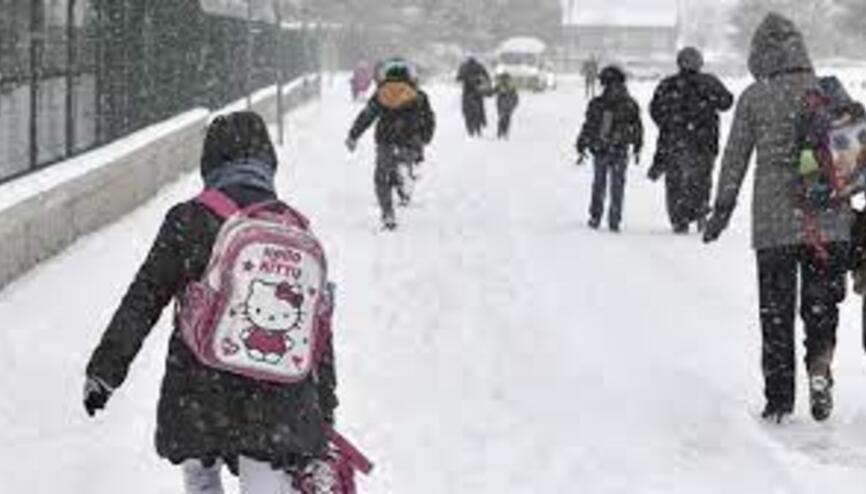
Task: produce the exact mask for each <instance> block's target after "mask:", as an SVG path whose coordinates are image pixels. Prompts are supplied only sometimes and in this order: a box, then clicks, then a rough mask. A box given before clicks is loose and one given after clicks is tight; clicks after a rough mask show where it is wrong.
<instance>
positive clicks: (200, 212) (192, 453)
mask: <svg viewBox="0 0 866 494" xmlns="http://www.w3.org/2000/svg"><path fill="white" fill-rule="evenodd" d="M224 192H226V193H227V194H228V195H229V196H230V197H232V198H233V199H234V200H235V201H236V202H237V203H238V204H239V205H241V206H247V205H250V204H254V203H257V202H261V201H263V200H268V199H273V196H272V195H271V194H270V193H268V192H264V191H261V190H258V189H252V188H243V187H236V188H229V189H227V190H225V191H224ZM221 222H222V220H221V219H220V218H218V217H217V216H215V215H214V214H212V213H211V212H210V211H208V210H207V209H205V208H204V207H203V206H202V205H200V204H198V203H196V202H194V201H190V202H185V203H181V204H178V205H176V206H175V207H173V208H172V209H171V210H170V211H169V212H168V215H167V216H166V218H165V221H164V222H163V224H162V227H161V228H160V231H159V234H158V236H157V238H156V240H155V241H154V243H153V246H152V248H151V250H150V253H149V254H148V256H147V259H146V260H145V261H144V264H143V265H142V266H141V268H140V269H139V272H138V274H137V276H136V277H135V280H134V281H133V283H132V285H131V286H130V287H129V289H128V291H127V293H126V296H124V298H123V301H122V303H121V305H120V308H119V309H118V310H117V312H116V313H115V315H114V318H113V319H112V321H111V323H110V325H109V327H108V329H107V330H106V331H105V334H104V335H103V338H102V341H101V342H100V344H99V346H98V347H97V349H96V351H95V352H94V354H93V356H92V358H91V360H90V363H89V365H88V366H87V373H88V375H90V376H95V377H98V378H100V379H102V380H104V381H105V382H106V383H108V384H109V385H111V386H113V387H115V388H116V387H119V386H120V385H121V384H122V383H123V381H124V379H125V378H126V375H127V372H128V370H129V367H130V365H131V363H132V361H133V359H134V358H135V356H136V354H137V353H138V351H139V349H140V348H141V346H142V344H143V343H144V340H145V338H146V337H147V335H148V334H149V333H150V330H151V328H152V327H153V326H154V325H155V324H156V322H157V320H158V319H159V317H160V315H161V314H162V311H163V309H164V308H165V306H166V305H168V304H169V302H171V300H172V299H173V298H175V297H178V296H179V295H181V294H182V292H183V290H184V288H185V286H186V285H187V284H188V283H190V282H191V281H194V280H197V279H199V278H200V277H201V276H202V274H203V273H204V270H205V268H206V264H207V262H208V260H209V258H210V254H211V248H212V245H213V243H214V240H215V239H216V235H217V232H218V230H219V227H220V225H221ZM316 376H317V377H316V378H313V377H311V378H310V379H308V380H307V381H305V382H302V383H299V384H296V385H279V384H272V383H266V382H259V381H254V380H251V379H247V378H244V377H240V376H237V375H234V374H230V373H227V372H223V371H219V370H215V369H212V368H210V367H206V366H204V365H202V364H201V363H199V361H198V359H197V358H196V357H195V355H194V354H193V353H192V352H191V351H190V350H189V349H188V347H187V346H186V344H185V343H184V341H183V340H182V338H181V335H180V331H179V330H178V329H177V324H176V321H175V330H174V332H173V334H172V336H171V341H170V343H169V351H168V358H167V359H166V370H165V376H164V378H163V381H162V390H161V393H160V399H159V405H158V411H157V431H156V448H157V452H158V453H159V455H160V456H162V457H164V458H166V459H168V460H170V461H171V462H172V463H175V464H178V463H180V462H183V461H184V460H187V459H199V460H203V461H204V462H205V463H206V464H209V463H210V462H212V461H214V460H216V459H220V458H221V459H223V460H225V461H226V462H227V463H228V464H229V465H232V464H234V462H235V461H236V459H237V457H238V456H239V455H244V456H247V457H250V458H254V459H257V460H260V461H265V462H270V463H272V464H273V465H274V466H275V467H276V468H290V467H293V466H297V465H299V464H300V463H301V462H303V461H304V459H305V458H308V457H310V456H313V455H317V454H319V453H321V452H322V451H323V448H324V445H325V442H326V440H325V435H324V427H323V426H324V424H325V422H332V421H333V413H334V409H335V408H336V406H337V399H336V396H335V393H334V390H335V387H336V376H335V372H334V361H333V348H332V346H331V345H330V342H329V345H328V351H327V352H326V355H325V357H324V358H323V360H322V362H321V363H320V365H319V369H318V372H317V373H316Z"/></svg>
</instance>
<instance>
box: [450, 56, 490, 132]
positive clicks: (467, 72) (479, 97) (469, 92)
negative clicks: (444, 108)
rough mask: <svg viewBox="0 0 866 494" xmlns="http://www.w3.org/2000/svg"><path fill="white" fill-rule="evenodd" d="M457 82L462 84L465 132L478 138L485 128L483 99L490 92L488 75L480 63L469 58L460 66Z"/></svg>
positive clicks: (485, 115)
mask: <svg viewBox="0 0 866 494" xmlns="http://www.w3.org/2000/svg"><path fill="white" fill-rule="evenodd" d="M457 81H458V82H460V83H462V84H463V119H464V120H465V122H466V131H467V132H468V133H469V136H470V137H479V136H481V133H482V131H483V130H484V128H485V127H487V110H486V109H485V108H484V97H485V96H486V95H487V94H488V93H489V91H490V86H491V81H490V74H489V73H488V72H487V69H485V68H484V66H483V65H481V62H479V61H478V60H476V59H475V58H474V57H469V59H467V60H466V61H465V62H464V63H463V65H461V66H460V70H459V71H458V72H457Z"/></svg>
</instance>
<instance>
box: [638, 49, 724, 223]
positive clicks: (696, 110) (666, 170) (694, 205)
mask: <svg viewBox="0 0 866 494" xmlns="http://www.w3.org/2000/svg"><path fill="white" fill-rule="evenodd" d="M677 63H678V65H679V68H680V71H679V73H678V74H677V75H674V76H672V77H668V78H667V79H665V80H663V81H662V82H661V84H659V86H658V88H657V89H656V91H655V95H654V96H653V100H652V103H651V104H650V114H651V115H652V118H653V120H654V121H655V123H656V125H658V127H659V140H658V145H657V146H656V155H655V158H654V160H653V165H652V167H651V168H650V171H649V177H650V178H651V179H652V180H657V179H658V178H660V177H661V176H662V175H665V186H666V187H665V188H666V193H667V207H668V216H669V218H670V221H671V225H672V226H673V230H674V232H676V233H688V230H689V224H690V223H693V222H697V224H698V229H699V230H703V227H704V225H705V220H706V216H707V214H709V209H710V194H711V193H712V188H713V167H714V164H715V161H716V156H717V155H718V153H719V112H723V111H727V110H729V109H730V108H731V106H733V104H734V97H733V95H732V94H731V93H730V91H728V89H727V88H726V87H725V86H724V84H722V82H721V81H719V79H718V78H716V77H715V76H713V75H711V74H706V73H703V72H701V68H702V67H703V63H704V61H703V56H702V55H701V52H700V51H698V50H697V49H696V48H692V47H688V48H684V49H683V50H682V51H680V53H679V56H678V57H677Z"/></svg>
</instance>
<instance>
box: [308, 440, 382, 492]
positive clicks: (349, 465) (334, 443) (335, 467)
mask: <svg viewBox="0 0 866 494" xmlns="http://www.w3.org/2000/svg"><path fill="white" fill-rule="evenodd" d="M356 471H357V472H361V473H363V474H365V475H369V474H370V472H372V471H373V463H372V462H371V461H370V460H369V459H368V458H367V457H366V456H364V455H363V454H362V453H361V452H360V451H359V450H358V449H357V448H356V447H355V446H354V445H352V444H351V443H350V442H349V441H348V440H347V439H346V438H345V437H343V436H341V435H340V434H339V433H338V432H337V431H335V430H334V429H331V428H328V452H327V453H326V454H325V456H324V458H321V459H318V460H314V461H312V462H310V464H309V465H307V467H306V468H305V469H304V470H303V471H301V472H299V473H298V474H296V475H295V478H294V486H295V488H296V489H298V490H299V491H300V493H301V494H356V492H357V487H356V486H355V472H356Z"/></svg>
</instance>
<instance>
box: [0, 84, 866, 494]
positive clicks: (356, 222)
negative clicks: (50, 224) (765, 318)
mask: <svg viewBox="0 0 866 494" xmlns="http://www.w3.org/2000/svg"><path fill="white" fill-rule="evenodd" d="M581 92H582V91H581V89H580V88H572V87H564V88H563V89H561V90H560V91H559V92H556V93H552V94H545V95H527V96H526V97H524V99H523V103H522V106H521V107H520V108H519V109H518V113H517V115H516V117H515V118H516V120H515V128H514V135H513V138H512V140H511V141H509V142H496V141H493V140H490V139H484V140H479V141H472V140H468V139H467V138H466V137H465V135H464V132H463V130H462V122H461V121H460V119H459V114H458V112H459V105H460V100H459V94H458V93H457V92H456V90H455V89H454V88H450V87H447V88H434V90H433V91H432V94H431V97H432V103H433V105H434V107H435V108H436V110H437V112H438V116H439V123H440V129H439V134H438V135H437V138H436V145H435V146H434V148H433V149H431V151H430V153H429V155H428V162H427V163H426V164H425V165H424V167H423V169H422V173H423V174H424V177H423V180H422V181H421V182H420V184H419V189H418V191H417V200H416V202H415V204H413V205H412V206H411V207H410V208H409V209H408V210H407V211H401V212H400V213H401V220H402V225H401V229H400V230H399V231H398V232H397V233H396V234H383V233H379V232H378V231H377V212H376V207H375V203H374V198H373V193H372V161H373V146H372V144H371V142H370V141H371V139H372V136H369V135H368V136H365V140H364V142H363V143H362V146H361V149H360V152H359V153H358V154H357V155H355V156H348V155H347V153H346V152H345V150H344V149H343V147H342V142H343V139H344V138H345V132H346V130H347V128H348V126H349V124H350V121H351V119H352V118H353V117H354V115H355V113H356V112H357V111H358V110H359V109H360V107H359V106H356V105H352V104H349V103H347V102H345V101H344V96H343V95H345V94H347V91H345V90H344V88H342V87H340V88H337V89H335V90H334V91H333V93H332V94H328V95H326V99H325V100H324V101H323V102H322V103H321V104H317V105H311V106H309V107H306V108H305V109H303V110H302V111H300V112H298V113H296V114H295V115H293V116H292V117H291V118H290V119H289V122H290V127H289V131H288V132H289V134H290V139H289V144H288V146H287V147H286V149H285V150H284V151H283V152H282V157H283V163H282V167H283V168H282V170H281V172H280V174H281V175H280V178H279V180H280V188H281V190H282V191H283V193H284V194H285V195H286V197H287V198H289V200H290V202H293V203H294V204H296V205H298V206H299V207H300V208H301V209H302V210H304V211H305V212H307V213H308V214H309V215H310V217H311V218H313V220H314V222H315V223H314V226H316V227H317V230H318V231H319V232H320V234H321V236H322V237H323V239H324V241H325V243H326V247H327V248H328V250H329V254H330V258H331V263H332V272H333V275H334V278H335V281H337V283H338V284H339V307H338V320H337V345H338V348H337V352H338V353H337V358H338V369H339V375H340V388H339V393H340V397H341V399H342V401H343V406H342V407H341V408H340V410H339V412H338V420H339V422H340V424H341V428H343V429H345V430H346V432H347V434H348V435H349V436H351V437H352V438H354V439H356V440H357V442H358V443H359V444H360V445H361V446H362V447H363V448H364V450H365V452H367V453H369V454H370V455H371V456H372V457H373V458H374V460H375V461H376V462H377V466H378V469H377V470H376V471H375V472H374V476H373V477H372V478H370V479H369V480H366V479H365V480H362V489H361V490H362V492H365V493H367V492H369V493H381V494H386V493H389V494H390V493H395V494H410V493H411V494H443V493H471V494H475V493H479V494H480V493H491V494H493V493H496V494H500V493H508V494H511V493H515V494H516V493H527V494H528V493H539V492H558V493H559V492H562V493H570V492H580V493H618V492H621V493H636V492H639V493H644V492H649V493H671V492H683V493H695V492H718V493H729V492H749V493H751V492H755V493H776V492H778V493H812V492H816V493H817V492H822V491H823V492H834V493H837V492H838V493H848V492H851V493H854V492H860V491H861V490H862V486H863V485H864V482H866V372H864V365H863V363H864V357H863V356H862V351H861V350H860V343H859V333H858V328H859V320H858V317H859V307H858V306H857V304H855V302H854V301H853V299H850V300H849V303H848V306H846V313H845V314H844V317H843V325H842V327H841V328H840V333H839V337H840V348H839V358H838V364H837V375H838V387H837V389H838V392H837V395H838V408H837V411H836V413H835V415H834V417H833V419H832V420H831V421H830V422H829V423H828V424H824V425H815V424H813V423H812V422H811V419H809V418H808V411H807V409H806V407H805V404H804V403H799V404H798V410H797V416H796V419H795V421H794V423H793V424H790V425H788V426H786V427H773V426H767V425H764V424H762V423H761V422H760V421H759V420H758V419H757V418H756V416H757V414H758V412H759V410H760V407H761V406H762V398H761V395H760V379H759V374H758V373H759V365H758V351H759V329H758V327H757V317H756V312H757V307H756V302H755V299H756V289H755V286H754V285H755V281H754V277H755V273H754V266H753V264H754V261H753V257H752V253H751V252H750V251H749V248H748V235H747V229H748V224H747V223H748V214H747V213H748V204H743V205H742V206H741V209H740V210H739V211H738V212H737V215H736V216H735V219H734V225H733V227H732V229H731V231H729V232H727V234H726V236H725V237H724V238H723V239H722V241H721V242H720V243H719V244H717V245H714V246H711V247H705V246H703V245H701V244H700V242H699V241H698V239H697V237H688V238H675V237H673V236H671V235H669V234H668V233H667V231H668V227H667V225H666V220H665V218H664V213H663V195H662V190H661V186H660V185H655V184H650V183H648V182H647V181H646V180H645V179H644V177H643V175H644V173H645V172H646V169H647V167H648V165H649V160H650V157H651V149H647V150H646V151H645V154H644V163H643V164H642V166H641V167H640V168H632V170H631V172H632V173H631V175H630V177H629V180H630V183H629V185H628V189H627V196H626V214H625V219H624V223H623V228H624V233H623V234H621V235H619V236H614V235H611V234H608V233H606V232H595V231H592V230H589V229H588V228H587V227H585V226H584V225H585V220H586V208H587V205H588V194H589V190H590V180H591V174H590V168H589V167H583V168H577V167H575V166H573V164H572V163H573V150H572V148H571V146H572V142H573V139H574V135H575V133H576V131H577V127H578V125H579V124H580V122H581V119H582V110H583V104H584V103H583V102H581V100H580V93H581ZM636 92H637V95H638V97H639V99H640V100H641V104H642V105H644V106H645V105H646V102H647V100H648V98H649V95H650V88H649V87H643V86H641V87H639V88H638V89H637V91H636ZM493 116H495V112H493V114H492V115H491V117H493ZM646 123H647V128H648V130H650V131H652V132H654V128H653V126H652V125H651V124H649V122H648V121H647V122H646ZM488 130H490V129H488ZM647 137H648V142H652V141H653V140H654V135H648V136H647ZM197 187H198V179H197V177H195V176H191V177H189V178H188V179H186V180H184V181H182V182H181V183H179V184H176V185H174V186H172V187H170V188H168V189H167V190H165V191H164V193H163V194H162V195H161V196H160V197H159V198H158V199H156V200H155V201H152V202H151V203H150V204H148V205H147V206H146V207H144V208H142V209H140V210H138V211H136V212H135V213H134V214H132V215H130V216H129V217H128V218H126V219H125V220H124V221H122V222H120V223H118V224H116V225H114V226H112V227H110V228H107V229H105V230H103V231H101V232H99V233H97V234H96V235H93V236H90V237H88V238H85V239H84V240H82V241H80V242H78V243H77V244H76V245H75V246H74V247H73V248H72V249H70V250H69V251H68V252H67V253H65V254H64V255H62V256H61V257H59V258H57V259H54V260H52V261H50V262H48V263H46V264H45V265H43V266H42V267H40V268H39V269H37V270H36V271H34V272H32V273H31V274H30V275H28V276H26V277H25V278H23V279H21V280H20V281H19V282H17V283H15V284H14V285H12V286H10V287H9V288H8V289H7V290H6V291H4V292H2V293H0V321H2V327H3V332H2V333H0V365H2V370H3V371H4V372H2V374H0V390H2V391H3V398H2V400H0V444H2V446H0V492H34V493H55V492H70V493H79V492H80V493H93V494H103V493H105V494H108V493H116V492H130V493H139V492H140V493H148V494H150V493H166V494H167V493H176V492H179V491H180V485H179V480H180V479H179V473H178V472H177V471H176V470H175V469H174V468H173V467H171V466H170V465H168V464H167V463H166V462H164V461H162V460H160V459H159V458H157V457H156V455H155V453H154V451H153V447H152V434H153V427H154V417H155V411H154V410H155V403H156V396H157V391H158V385H159V379H160V377H161V374H162V366H163V359H164V358H165V345H166V341H167V338H168V330H169V329H168V324H167V323H168V317H165V318H164V319H163V321H162V323H161V324H160V327H159V328H158V329H157V330H155V331H154V333H153V335H152V337H151V338H150V339H149V340H148V342H147V345H146V346H145V349H144V351H143V352H142V354H141V355H140V356H139V359H138V361H137V362H136V364H135V365H134V367H133V371H132V373H131V375H130V377H129V380H128V381H127V384H126V386H125V387H124V388H122V389H121V390H120V391H119V392H118V393H117V395H116V396H115V397H114V398H113V401H112V402H111V403H110V405H109V409H108V411H107V413H105V414H103V415H102V416H100V417H99V418H98V419H97V420H95V421H92V420H89V419H87V418H86V417H85V416H84V412H83V410H82V409H81V405H80V402H79V401H80V388H81V384H82V372H83V367H84V364H85V362H86V359H87V358H88V355H89V352H90V351H91V350H92V348H93V346H94V344H95V342H96V341H97V339H98V338H99V336H100V334H101V331H102V330H103V328H104V326H105V324H106V323H107V320H108V318H109V317H110V316H111V313H112V311H113V310H114V308H115V306H116V305H117V303H118V302H119V299H120V297H121V296H122V295H123V291H124V289H125V286H126V284H127V283H128V282H129V281H130V280H131V277H132V275H133V273H134V271H135V269H136V267H137V264H138V262H139V261H140V260H141V258H142V257H143V255H144V253H145V252H146V249H147V248H148V246H149V243H150V241H151V240H152V237H153V235H154V234H155V232H156V228H157V227H158V224H159V222H160V221H161V218H162V215H163V214H164V212H165V211H166V210H167V209H168V207H169V206H170V205H171V204H173V203H174V202H175V201H178V200H181V199H183V198H186V197H189V196H191V195H192V194H194V193H195V191H196V189H197ZM167 313H168V311H167ZM801 384H804V383H801ZM800 391H801V393H800V398H801V400H800V401H801V402H802V401H803V399H802V398H803V397H805V396H806V394H805V391H806V390H805V387H801V389H800Z"/></svg>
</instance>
